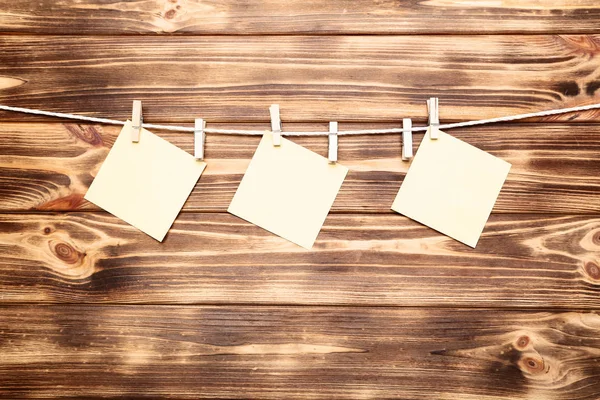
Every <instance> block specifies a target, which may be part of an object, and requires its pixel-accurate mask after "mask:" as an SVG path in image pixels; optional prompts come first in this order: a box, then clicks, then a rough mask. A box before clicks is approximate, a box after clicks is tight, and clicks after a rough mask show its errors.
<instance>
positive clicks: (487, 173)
mask: <svg viewBox="0 0 600 400" xmlns="http://www.w3.org/2000/svg"><path fill="white" fill-rule="evenodd" d="M510 167H511V165H510V164H509V163H507V162H506V161H504V160H502V159H500V158H498V157H495V156H493V155H491V154H489V153H486V152H485V151H482V150H480V149H478V148H476V147H473V146H471V145H470V144H468V143H465V142H463V141H461V140H459V139H456V138H455V137H453V136H450V135H448V134H447V133H444V132H442V131H439V139H437V140H431V139H430V137H429V131H427V133H426V134H425V135H424V138H423V141H422V142H421V145H420V146H419V150H418V151H417V154H416V156H415V158H414V159H413V161H412V164H411V166H410V168H409V170H408V173H407V174H406V177H405V178H404V182H403V183H402V186H401V187H400V191H399V192H398V195H397V196H396V199H395V200H394V204H393V205H392V210H394V211H396V212H398V213H400V214H404V215H406V216H407V217H409V218H411V219H414V220H415V221H418V222H420V223H422V224H425V225H427V226H429V227H431V228H433V229H435V230H437V231H439V232H441V233H443V234H445V235H448V236H450V237H452V238H454V239H456V240H458V241H460V242H463V243H465V244H467V245H469V246H471V247H475V246H476V245H477V241H478V240H479V237H480V236H481V232H482V231H483V227H484V226H485V223H486V221H487V219H488V218H489V216H490V213H491V212H492V208H493V207H494V203H495V202H496V198H497V197H498V194H499V193H500V189H501V188H502V185H503V184H504V181H505V180H506V176H507V175H508V171H509V170H510Z"/></svg>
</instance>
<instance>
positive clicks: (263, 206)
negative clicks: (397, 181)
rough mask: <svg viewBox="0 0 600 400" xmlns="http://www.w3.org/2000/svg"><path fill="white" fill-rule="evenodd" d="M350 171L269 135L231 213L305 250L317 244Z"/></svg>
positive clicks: (237, 194)
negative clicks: (276, 143)
mask: <svg viewBox="0 0 600 400" xmlns="http://www.w3.org/2000/svg"><path fill="white" fill-rule="evenodd" d="M347 173H348V168H346V167H344V166H342V165H339V164H329V161H328V160H327V158H325V157H322V156H320V155H319V154H317V153H314V152H312V151H310V150H308V149H306V148H304V147H302V146H300V145H297V144H296V143H294V142H291V141H289V140H287V139H285V138H282V139H281V146H280V147H275V146H273V135H272V134H271V133H270V132H267V133H265V135H264V136H263V137H262V140H261V141H260V144H259V145H258V148H257V149H256V152H255V153H254V157H253V158H252V161H250V165H249V166H248V170H247V171H246V174H245V175H244V178H243V179H242V182H241V183H240V186H239V188H238V190H237V192H236V193H235V196H234V197H233V200H232V201H231V204H230V205H229V209H228V211H229V212H230V213H232V214H234V215H237V216H238V217H240V218H243V219H245V220H246V221H248V222H251V223H253V224H255V225H258V226H260V227H262V228H264V229H266V230H268V231H270V232H272V233H274V234H276V235H279V236H281V237H283V238H285V239H287V240H289V241H291V242H294V243H296V244H298V245H300V246H302V247H304V248H306V249H310V248H311V247H312V245H313V244H314V242H315V240H316V238H317V235H318V234H319V231H320V230H321V227H322V226H323V222H325V218H326V217H327V214H328V213H329V209H330V208H331V205H332V204H333V201H334V200H335V197H336V195H337V193H338V191H339V190H340V187H341V186H342V182H343V181H344V178H345V177H346V174H347Z"/></svg>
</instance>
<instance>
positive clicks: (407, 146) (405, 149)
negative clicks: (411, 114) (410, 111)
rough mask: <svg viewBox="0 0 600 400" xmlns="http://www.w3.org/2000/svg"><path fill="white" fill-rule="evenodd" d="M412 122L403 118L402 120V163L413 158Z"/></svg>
mask: <svg viewBox="0 0 600 400" xmlns="http://www.w3.org/2000/svg"><path fill="white" fill-rule="evenodd" d="M411 129H412V120H411V119H410V118H404V119H403V120H402V161H408V160H410V159H411V158H413V143H412V130H411Z"/></svg>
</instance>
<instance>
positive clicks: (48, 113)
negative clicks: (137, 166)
mask: <svg viewBox="0 0 600 400" xmlns="http://www.w3.org/2000/svg"><path fill="white" fill-rule="evenodd" d="M596 109H600V103H596V104H589V105H585V106H577V107H569V108H560V109H555V110H546V111H538V112H533V113H528V114H518V115H509V116H505V117H497V118H489V119H480V120H476V121H465V122H457V123H453V124H441V125H439V129H442V130H443V129H452V128H464V127H469V126H477V125H487V124H496V123H500V122H510V121H518V120H522V119H527V118H534V117H547V116H551V115H559V114H567V113H571V112H578V111H588V110H596ZM0 110H4V111H12V112H18V113H24V114H34V115H44V116H47V117H56V118H64V119H72V120H78V121H88V122H96V123H99V124H108V125H125V122H124V121H119V120H116V119H109V118H97V117H87V116H84V115H77V114H66V113H60V112H52V111H43V110H36V109H31V108H22V107H11V106H5V105H0ZM142 127H144V128H150V129H160V130H166V131H175V132H190V133H192V132H194V131H195V129H194V128H192V127H186V126H172V125H157V124H148V123H143V124H142ZM427 129H428V126H419V127H413V128H412V129H410V131H411V132H425V131H426V130H427ZM265 131H266V129H263V130H260V131H254V130H243V129H216V128H206V129H205V130H204V132H206V133H216V134H220V135H243V136H262V135H263V134H264V133H265ZM402 131H403V129H402V128H389V129H364V130H354V131H339V132H338V135H340V136H341V135H380V134H389V133H402ZM281 134H282V135H283V136H327V135H329V132H285V131H282V132H281Z"/></svg>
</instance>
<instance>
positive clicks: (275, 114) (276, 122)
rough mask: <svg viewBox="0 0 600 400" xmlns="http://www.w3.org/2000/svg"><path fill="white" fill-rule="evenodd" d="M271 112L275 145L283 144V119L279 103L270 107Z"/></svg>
mask: <svg viewBox="0 0 600 400" xmlns="http://www.w3.org/2000/svg"><path fill="white" fill-rule="evenodd" d="M269 113H270V114H271V131H272V132H273V146H276V147H279V146H281V119H280V118H279V104H273V105H271V107H269Z"/></svg>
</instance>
